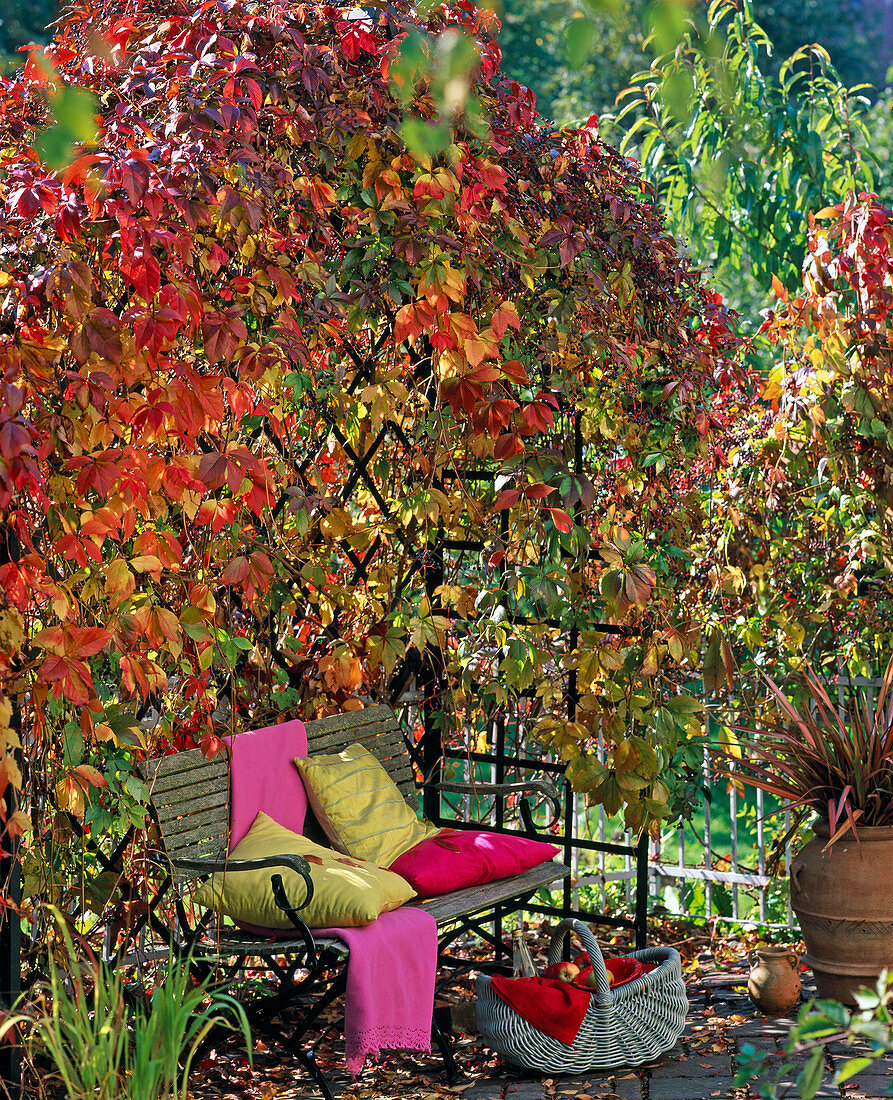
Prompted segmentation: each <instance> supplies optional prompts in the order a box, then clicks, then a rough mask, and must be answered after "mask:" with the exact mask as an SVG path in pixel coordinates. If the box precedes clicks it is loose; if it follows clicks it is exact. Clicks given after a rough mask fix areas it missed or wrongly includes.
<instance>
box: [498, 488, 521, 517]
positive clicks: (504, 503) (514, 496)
mask: <svg viewBox="0 0 893 1100" xmlns="http://www.w3.org/2000/svg"><path fill="white" fill-rule="evenodd" d="M520 499H521V494H520V493H519V492H518V490H517V489H503V490H502V492H501V493H500V494H499V496H498V497H497V498H496V500H495V501H494V502H493V511H494V512H501V511H502V509H503V508H511V507H512V505H513V504H517V503H518V501H519V500H520Z"/></svg>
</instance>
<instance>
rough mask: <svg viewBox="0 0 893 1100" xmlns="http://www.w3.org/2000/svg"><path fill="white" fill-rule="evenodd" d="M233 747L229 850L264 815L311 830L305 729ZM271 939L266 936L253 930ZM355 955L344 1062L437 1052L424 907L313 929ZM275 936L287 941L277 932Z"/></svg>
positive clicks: (276, 731) (429, 931)
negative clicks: (389, 1053) (384, 1053)
mask: <svg viewBox="0 0 893 1100" xmlns="http://www.w3.org/2000/svg"><path fill="white" fill-rule="evenodd" d="M226 740H227V741H228V743H229V747H230V769H231V778H230V784H231V792H230V794H231V803H230V844H229V850H230V851H232V850H233V848H235V846H236V845H237V844H238V843H239V841H240V840H242V838H243V837H244V836H245V834H246V833H247V832H248V830H249V829H250V828H251V826H252V825H253V823H254V819H255V818H256V817H257V815H258V814H259V813H260V812H261V810H263V812H264V813H265V814H267V815H268V816H269V817H272V818H273V820H274V821H277V822H278V823H279V824H280V825H282V826H283V827H284V828H286V829H290V830H291V831H292V832H294V833H302V832H303V831H304V818H305V817H306V814H307V795H306V792H305V791H304V785H303V783H302V782H301V777H300V774H299V772H298V769H297V768H296V767H295V764H294V758H295V757H296V756H306V755H307V734H306V731H305V729H304V723H303V722H299V721H293V722H284V723H283V724H282V725H280V726H266V727H264V728H263V729H259V730H253V731H251V732H247V731H246V732H245V733H239V734H234V735H233V736H231V737H228V738H226ZM248 930H249V931H251V932H259V933H261V934H264V933H265V931H266V930H264V929H259V928H249V929H248ZM314 933H315V934H316V935H317V936H336V937H337V938H338V939H340V940H343V942H344V943H346V944H347V946H348V948H349V949H350V956H349V958H348V961H347V990H346V992H345V996H344V1038H345V1047H346V1050H345V1062H346V1065H347V1069H348V1070H349V1072H350V1073H351V1074H353V1075H356V1074H357V1073H359V1071H360V1070H361V1069H362V1068H363V1063H364V1062H365V1060H366V1056H367V1055H370V1054H371V1055H372V1057H373V1058H375V1057H377V1056H378V1054H379V1052H380V1051H381V1050H385V1049H388V1050H390V1049H401V1050H419V1051H424V1052H425V1053H427V1052H428V1051H430V1050H431V1016H432V1013H433V1010H434V979H435V976H436V971H437V925H436V923H435V921H434V918H433V917H432V916H431V915H430V914H429V913H425V912H423V911H422V910H421V909H413V908H412V907H408V908H407V907H404V908H402V909H395V910H394V911H393V912H391V913H382V915H381V916H380V917H379V918H378V920H376V921H373V923H372V924H367V925H365V926H364V927H362V928H328V929H314ZM269 935H270V936H273V937H275V936H288V935H289V933H287V932H285V933H283V932H270V933H269Z"/></svg>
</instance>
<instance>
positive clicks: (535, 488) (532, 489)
mask: <svg viewBox="0 0 893 1100" xmlns="http://www.w3.org/2000/svg"><path fill="white" fill-rule="evenodd" d="M552 491H553V490H552V486H551V485H527V486H525V488H524V496H526V497H529V499H530V500H543V499H544V498H545V497H547V496H548V495H549V493H551V492H552Z"/></svg>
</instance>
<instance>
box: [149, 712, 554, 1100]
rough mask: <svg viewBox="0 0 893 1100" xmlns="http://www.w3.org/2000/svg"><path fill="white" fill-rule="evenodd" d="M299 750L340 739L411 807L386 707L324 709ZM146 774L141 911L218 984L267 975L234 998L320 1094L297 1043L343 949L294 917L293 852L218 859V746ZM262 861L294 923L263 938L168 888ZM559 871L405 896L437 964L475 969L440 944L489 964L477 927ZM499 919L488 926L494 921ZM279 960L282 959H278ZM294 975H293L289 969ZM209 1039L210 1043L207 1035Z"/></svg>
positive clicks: (221, 774)
mask: <svg viewBox="0 0 893 1100" xmlns="http://www.w3.org/2000/svg"><path fill="white" fill-rule="evenodd" d="M306 729H307V742H308V752H309V754H310V755H314V754H321V753H333V752H340V751H341V750H342V749H344V748H346V747H347V745H350V744H353V743H356V742H359V743H361V744H363V745H364V746H365V747H366V748H367V749H368V750H369V751H370V752H371V753H372V754H373V755H374V756H375V757H376V758H377V759H378V760H379V762H380V763H381V764H382V765H383V766H384V768H385V769H386V771H387V772H388V774H389V775H390V777H391V778H392V779H393V780H394V782H395V783H396V785H397V787H398V788H399V790H400V792H401V794H402V795H403V797H404V798H406V800H407V802H408V804H409V805H410V806H411V807H412V809H413V810H415V809H416V806H417V802H418V789H417V784H416V779H415V775H414V772H413V767H412V760H411V755H410V751H409V748H410V746H409V743H408V741H407V739H406V737H405V734H404V732H403V729H402V727H401V726H400V724H399V722H398V720H397V718H396V716H395V715H394V713H393V711H392V710H391V709H390V708H389V707H385V706H376V707H369V708H366V709H364V710H359V711H350V712H348V713H345V714H338V715H332V716H330V717H328V718H321V719H318V720H315V721H310V722H307V723H306ZM146 780H147V782H148V783H149V785H150V788H151V791H152V812H153V815H154V818H155V821H156V823H157V825H158V829H159V835H160V839H161V848H160V850H159V853H158V856H159V860H160V861H161V862H162V865H164V866H166V867H167V869H168V874H167V875H166V876H165V878H164V881H163V882H162V884H161V886H160V888H159V890H158V892H157V893H156V895H155V897H154V898H153V899H152V901H151V902H150V906H149V911H148V913H147V914H146V917H145V918H144V919H145V920H146V921H148V922H149V923H150V924H151V926H152V927H153V928H154V929H155V931H156V932H157V933H159V934H160V935H161V936H162V937H163V938H164V939H165V940H166V942H167V944H168V946H169V947H170V949H171V951H172V952H174V953H178V954H179V953H188V955H189V957H190V959H191V965H193V967H195V968H196V972H197V974H198V975H199V976H204V975H206V974H208V973H210V972H211V971H212V970H214V969H215V968H218V967H220V968H222V970H223V977H224V980H233V979H234V978H235V977H236V975H237V974H238V972H239V971H240V970H242V969H244V968H245V967H246V966H247V964H248V962H249V961H250V960H255V967H256V966H257V964H258V963H260V964H261V965H262V967H263V968H264V969H266V970H267V971H268V973H269V974H270V975H271V977H272V978H273V979H274V980H275V982H276V984H277V988H276V989H275V990H274V992H272V993H270V994H265V995H263V996H260V997H257V996H254V997H250V998H240V1000H242V1003H243V1006H244V1007H245V1010H246V1013H247V1014H248V1016H249V1020H250V1022H251V1024H252V1026H253V1027H255V1028H256V1029H257V1031H258V1032H260V1033H261V1034H263V1035H264V1036H265V1037H266V1038H268V1039H272V1040H273V1041H274V1042H275V1043H276V1044H277V1045H279V1046H281V1047H283V1048H284V1049H285V1050H287V1051H288V1052H289V1053H291V1054H292V1055H293V1056H294V1057H295V1058H296V1059H297V1060H298V1062H299V1063H300V1064H301V1065H302V1066H303V1067H304V1068H305V1069H306V1070H307V1071H308V1072H309V1073H310V1074H311V1075H312V1077H313V1078H314V1080H315V1081H316V1083H317V1085H318V1086H319V1088H320V1091H321V1092H322V1094H323V1096H324V1097H325V1098H326V1100H332V1093H331V1089H330V1086H329V1084H328V1082H327V1081H326V1078H325V1076H324V1075H323V1073H322V1071H321V1070H320V1068H319V1066H318V1064H317V1062H316V1059H315V1056H314V1055H315V1047H310V1048H309V1049H308V1048H307V1047H306V1046H305V1045H303V1040H304V1036H305V1035H306V1033H307V1031H308V1030H309V1029H310V1028H311V1027H312V1026H313V1025H314V1024H315V1023H316V1022H317V1021H318V1020H319V1018H320V1016H321V1015H322V1013H323V1012H324V1011H325V1010H326V1009H327V1008H328V1007H329V1006H330V1005H331V1004H332V1003H333V1002H334V1001H335V1000H336V999H337V998H338V997H339V996H340V995H341V994H342V993H343V991H344V988H345V984H346V959H347V951H346V948H344V947H343V945H341V944H340V943H339V942H338V941H332V940H325V939H323V940H319V941H318V940H316V939H314V936H313V933H312V931H311V930H310V929H309V928H307V926H306V925H305V924H304V922H303V921H302V920H301V916H300V909H301V908H302V906H303V905H306V904H307V902H308V901H309V900H310V896H311V893H312V888H313V887H312V869H311V868H310V866H309V864H308V863H307V861H306V860H304V859H303V858H302V857H300V856H297V855H295V856H272V857H269V858H265V859H259V860H257V859H255V860H232V859H230V858H229V856H228V854H227V852H228V845H229V817H230V815H229V796H230V773H229V759H228V756H227V755H225V754H221V755H219V756H217V757H215V758H213V759H211V760H208V759H207V758H206V757H205V756H204V755H203V754H202V753H201V752H200V751H199V750H198V749H193V750H189V751H186V752H179V753H175V754H173V755H170V756H164V757H160V758H157V759H152V760H149V761H148V762H147V764H146ZM438 786H439V788H440V789H442V790H444V791H449V790H455V789H456V788H457V786H461V785H455V784H452V785H451V784H448V783H444V784H439V785H438ZM479 789H480V791H481V792H482V793H483V794H486V795H487V796H489V795H494V796H495V795H500V794H502V795H505V794H507V793H517V794H523V793H525V792H527V793H533V794H537V795H539V796H540V797H546V798H548V799H549V800H550V801H552V803H553V805H554V807H555V809H556V810H558V809H560V803H559V802H558V799H557V797H556V794H555V792H552V791H551V790H549V788H548V786H547V785H544V784H543V783H542V782H538V783H533V784H529V785H524V784H502V785H487V784H480V785H479ZM523 821H524V824H525V831H526V832H528V833H530V832H532V831H533V818H532V816H531V814H530V813H529V810H528V812H527V813H525V814H524V815H523ZM258 867H261V868H263V867H268V868H269V869H270V870H271V871H273V872H274V873H273V874H271V889H272V890H273V895H274V899H275V901H276V904H277V905H278V906H279V908H280V909H282V910H283V912H285V913H286V914H287V916H288V918H289V920H290V921H291V923H292V924H293V925H294V928H295V935H294V936H292V935H289V936H288V937H287V938H285V937H284V938H277V939H272V940H271V939H265V938H264V937H261V936H253V935H251V934H249V933H246V932H243V931H240V930H239V929H236V928H232V927H229V926H227V925H222V924H220V923H218V922H217V920H216V918H215V916H214V914H213V913H210V912H206V913H205V915H204V916H203V917H202V918H201V919H200V920H199V921H198V922H197V923H193V922H192V921H191V920H190V916H189V913H188V912H187V907H186V904H185V902H184V898H183V896H182V895H181V893H180V889H179V887H180V886H181V885H182V884H185V883H188V882H194V881H195V880H196V879H202V878H206V877H207V876H209V875H210V874H212V873H213V872H215V871H223V870H226V871H227V872H229V873H232V872H233V871H238V870H242V869H248V868H258ZM285 867H288V868H291V869H292V870H294V871H295V872H297V873H298V874H299V875H300V876H301V877H302V878H303V879H304V881H305V882H306V883H307V897H306V898H305V900H304V902H303V903H302V906H293V905H292V904H291V902H290V901H289V899H288V897H287V896H286V892H285V889H284V887H283V883H282V876H281V873H278V872H277V871H276V869H277V868H278V869H279V871H281V870H282V869H283V868H285ZM569 874H570V868H569V867H566V866H564V865H563V864H558V863H547V864H543V865H541V866H539V867H535V868H533V869H532V870H530V871H526V872H524V873H522V874H520V875H515V876H513V877H511V878H505V879H500V880H498V881H496V882H490V883H485V884H483V885H481V886H473V887H468V888H466V889H463V890H456V891H452V892H451V893H446V894H443V895H440V896H438V897H436V898H431V899H428V900H426V901H420V902H418V903H417V907H418V908H420V909H424V910H425V911H427V912H429V913H430V914H431V915H432V916H433V917H434V919H435V921H436V923H437V927H438V950H439V957H438V964H439V965H443V966H449V967H457V966H475V967H476V968H478V969H480V968H481V964H480V962H479V961H477V962H474V963H470V962H468V961H467V960H462V959H459V958H457V957H455V956H453V955H451V954H449V953H448V951H447V948H448V947H449V946H450V945H452V944H453V943H454V942H455V941H456V939H457V938H458V937H459V936H461V935H462V934H463V933H465V932H471V933H474V934H475V935H477V936H479V937H481V938H482V939H483V940H485V941H486V942H488V943H489V944H491V945H492V946H493V947H494V949H495V951H496V960H495V964H494V965H495V966H496V967H498V966H499V964H500V961H501V956H502V951H503V944H502V941H501V936H500V935H498V934H494V932H493V931H491V929H490V928H488V927H487V925H488V924H492V922H493V920H494V916H496V917H497V918H498V917H499V916H501V914H502V912H503V911H505V910H506V909H507V908H508V907H509V906H511V907H512V908H514V909H519V908H521V907H522V906H523V905H524V903H525V902H526V901H527V900H528V899H530V898H531V897H532V896H533V895H534V894H535V893H536V892H537V890H539V889H540V888H542V887H545V886H549V885H550V884H551V883H553V882H555V881H558V880H561V879H563V878H565V877H566V876H567V875H569ZM171 891H173V896H174V905H175V912H176V918H177V919H176V927H175V928H169V927H168V926H166V925H165V924H164V922H163V921H162V920H161V919H160V916H159V913H158V906H159V902H160V901H161V900H162V898H163V897H166V896H169V895H170V893H171ZM498 927H499V925H498V924H497V929H498ZM282 960H286V961H284V962H283V961H282ZM299 971H300V972H303V975H302V976H301V977H300V978H298V977H297V976H298V973H299ZM300 1002H304V1004H305V1005H306V1007H305V1008H304V1010H303V1011H302V1012H301V1013H300V1016H299V1019H298V1022H297V1023H296V1025H295V1026H294V1027H293V1029H292V1030H291V1033H290V1034H287V1035H284V1034H283V1025H282V1023H281V1022H280V1023H278V1024H277V1023H276V1021H277V1019H278V1016H279V1012H280V1011H281V1010H282V1009H283V1008H284V1007H285V1006H286V1005H292V1004H296V1003H300ZM432 1038H433V1040H434V1042H435V1043H436V1045H437V1046H438V1048H439V1049H440V1051H441V1053H442V1054H443V1057H444V1063H445V1069H446V1074H447V1079H448V1080H449V1081H450V1083H453V1082H454V1081H455V1079H456V1067H455V1063H454V1060H453V1057H452V1052H451V1050H450V1047H449V1044H448V1042H447V1040H446V1038H445V1036H444V1034H443V1032H442V1029H441V1028H440V1026H439V1024H438V1021H437V1020H436V1019H435V1020H432ZM209 1041H210V1039H209Z"/></svg>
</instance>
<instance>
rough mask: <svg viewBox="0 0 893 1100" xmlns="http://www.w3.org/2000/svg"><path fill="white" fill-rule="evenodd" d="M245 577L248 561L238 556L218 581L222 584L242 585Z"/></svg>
mask: <svg viewBox="0 0 893 1100" xmlns="http://www.w3.org/2000/svg"><path fill="white" fill-rule="evenodd" d="M247 576H248V559H247V558H246V557H243V556H242V555H241V554H240V555H239V556H238V557H237V558H233V560H232V561H231V562H230V563H229V565H228V566H227V567H226V569H224V570H223V572H222V573H221V574H220V581H221V583H222V584H242V582H243V581H244V580H245V578H246V577H247Z"/></svg>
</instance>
